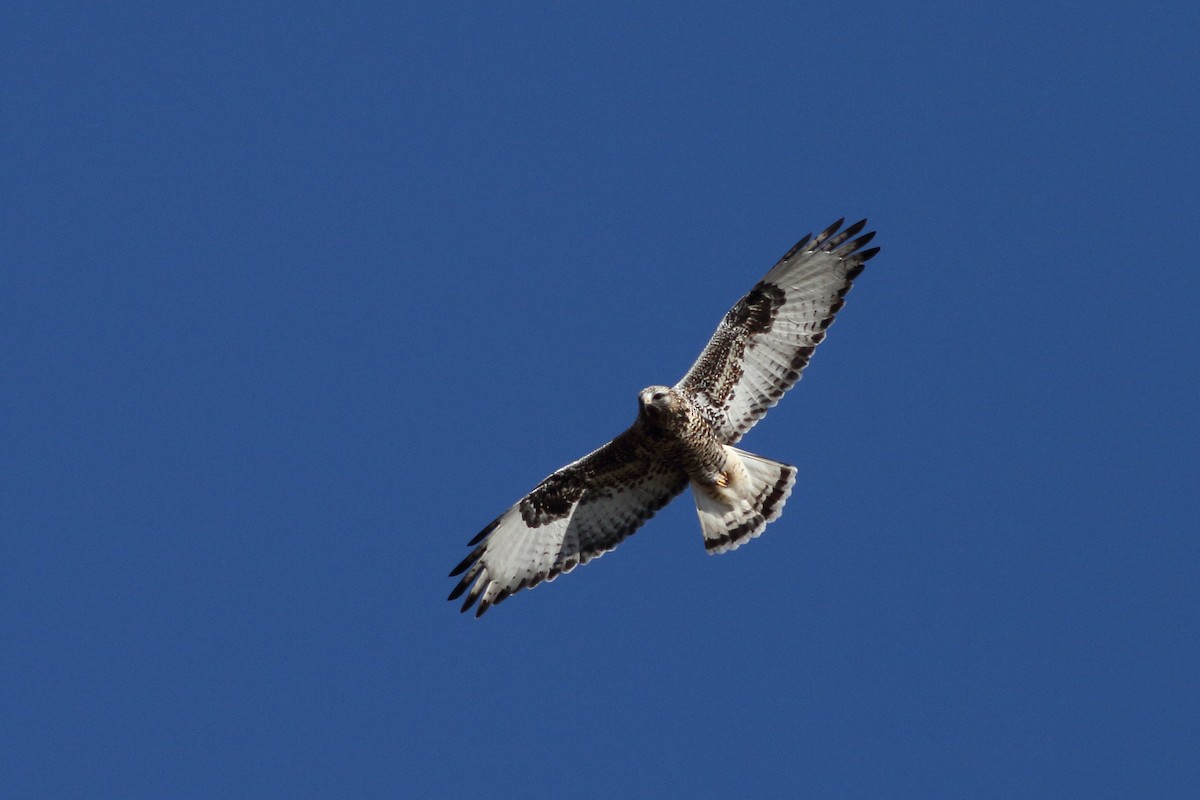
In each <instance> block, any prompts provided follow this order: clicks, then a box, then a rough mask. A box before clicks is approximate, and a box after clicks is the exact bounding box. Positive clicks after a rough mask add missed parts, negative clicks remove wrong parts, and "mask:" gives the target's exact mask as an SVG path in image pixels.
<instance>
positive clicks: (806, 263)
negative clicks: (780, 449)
mask: <svg viewBox="0 0 1200 800" xmlns="http://www.w3.org/2000/svg"><path fill="white" fill-rule="evenodd" d="M843 222H844V220H838V221H837V222H835V223H834V224H833V225H831V226H829V228H828V229H826V230H825V231H824V232H822V233H821V234H820V235H819V236H817V237H816V238H815V239H812V238H811V237H809V236H806V237H804V239H802V240H801V241H800V242H799V243H798V244H797V245H796V246H795V247H793V248H792V249H791V250H789V251H788V252H787V254H786V255H785V256H784V257H783V258H781V259H780V260H779V263H777V264H776V265H775V266H774V267H772V268H771V271H770V272H768V273H767V274H766V276H764V277H763V279H762V280H761V281H759V282H758V284H757V285H756V286H755V287H754V288H753V289H751V290H750V293H749V294H747V295H746V296H745V297H743V298H742V299H741V300H739V301H738V302H737V304H736V305H734V307H733V308H731V309H730V310H729V313H728V314H726V315H725V318H724V319H723V320H721V324H720V325H718V326H717V330H716V332H715V333H714V334H713V337H712V339H710V340H709V342H708V345H707V346H705V348H704V352H702V353H701V354H700V358H699V359H697V361H696V363H695V364H693V365H692V368H691V369H689V370H688V372H687V374H686V375H684V376H683V379H682V380H680V381H679V383H678V384H676V388H677V389H680V390H682V391H685V392H687V393H689V394H690V395H691V396H692V397H693V398H694V400H695V402H696V404H697V405H698V406H699V407H700V410H701V411H702V412H703V413H704V415H705V417H707V418H708V421H709V422H710V423H711V424H712V425H713V428H714V429H715V430H716V431H717V434H718V435H719V436H722V437H724V439H725V440H726V443H727V444H734V443H736V442H737V441H738V440H739V439H741V438H742V436H743V435H744V434H745V433H746V431H748V430H750V429H751V428H752V427H754V424H755V423H756V422H758V420H760V419H762V418H763V416H765V415H766V413H767V410H768V409H769V408H771V407H772V406H774V405H775V404H776V403H777V402H779V398H781V397H782V396H783V393H784V392H786V391H787V390H788V389H790V388H791V387H792V385H793V384H794V383H795V382H796V381H798V380H799V379H800V373H801V372H802V371H803V370H804V368H805V367H806V366H807V365H808V360H809V358H810V357H811V356H812V353H813V350H815V349H816V346H817V345H818V344H820V343H821V340H822V339H824V338H825V329H826V328H828V327H829V325H830V323H832V322H833V318H834V316H835V315H836V314H837V312H838V311H839V310H841V308H842V305H843V303H844V302H845V301H844V298H845V296H846V293H847V292H848V291H850V285H851V283H853V281H854V279H855V278H856V277H857V276H858V274H859V273H860V272H862V270H863V265H864V264H865V263H866V262H867V260H868V259H870V258H871V257H872V256H874V255H875V254H876V253H878V252H879V248H878V247H873V248H871V249H869V250H863V249H862V248H863V247H864V246H865V245H866V244H867V243H868V242H870V241H871V239H872V238H873V237H874V236H875V234H874V233H873V232H872V233H866V234H863V235H862V236H858V238H857V239H853V238H852V237H854V236H857V235H858V233H859V232H860V231H861V230H862V229H863V228H864V227H865V226H866V224H867V221H866V220H862V221H861V222H857V223H855V224H853V225H851V226H850V227H848V228H846V229H845V230H843V231H841V232H840V233H838V230H839V229H840V228H841V227H842V223H843Z"/></svg>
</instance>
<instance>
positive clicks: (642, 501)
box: [449, 426, 687, 617]
mask: <svg viewBox="0 0 1200 800" xmlns="http://www.w3.org/2000/svg"><path fill="white" fill-rule="evenodd" d="M686 486H687V475H686V474H685V473H684V472H683V469H682V468H681V467H679V466H678V465H671V464H668V463H665V462H664V461H662V460H661V459H659V458H656V457H655V456H654V455H653V454H652V453H650V452H649V450H648V449H647V448H646V447H645V443H644V439H643V435H642V433H641V432H640V431H639V430H638V429H637V427H636V426H635V427H633V428H630V429H629V430H627V431H625V432H624V433H622V434H621V435H620V436H618V437H617V438H615V439H613V440H612V441H611V442H609V443H608V444H606V445H604V446H603V447H601V448H600V449H599V450H596V451H595V452H592V453H590V454H588V455H586V456H584V457H583V458H581V459H579V460H578V461H576V462H574V463H572V464H568V465H567V466H565V467H563V468H562V469H560V470H558V471H557V472H555V473H554V474H553V475H551V476H550V477H548V478H546V479H545V480H544V481H542V482H541V483H540V484H538V487H537V488H536V489H534V490H533V491H532V492H530V493H529V494H527V495H526V496H525V497H524V498H522V499H521V501H520V502H519V503H517V504H516V505H515V506H513V507H512V508H510V509H508V511H505V512H504V513H503V514H501V515H500V516H499V517H498V518H497V519H496V520H495V521H493V522H492V524H490V525H488V526H487V527H486V528H484V529H483V530H482V531H480V533H479V535H478V536H476V537H475V538H474V539H472V540H471V542H470V545H472V546H474V549H473V550H472V551H471V553H470V555H468V556H467V557H466V558H465V559H463V560H462V563H460V564H459V565H458V566H457V567H455V568H454V570H453V571H452V572H451V573H450V576H451V577H454V576H456V575H462V579H461V580H460V581H459V583H458V585H457V586H455V587H454V591H452V592H451V593H450V598H449V599H451V600H455V599H457V598H458V597H459V596H461V595H462V594H463V593H464V592H466V593H467V598H466V600H465V601H464V602H463V606H462V610H463V611H466V610H467V609H469V608H470V607H471V606H472V605H474V603H475V602H476V600H478V601H479V608H478V609H477V610H476V612H475V616H477V617H478V616H482V615H483V612H485V611H487V610H488V608H489V607H490V606H493V605H495V604H496V603H499V602H500V601H501V600H504V599H505V598H506V597H508V596H509V595H510V594H512V593H513V592H516V591H519V590H520V589H525V588H531V587H533V586H537V585H538V584H539V583H541V582H542V581H544V580H546V581H551V580H554V579H555V578H556V577H557V576H558V575H559V574H561V573H564V572H570V571H571V570H572V569H574V568H575V567H576V566H577V565H579V564H586V563H587V562H588V561H589V560H590V559H592V558H596V557H597V556H601V555H603V554H605V553H607V552H608V551H609V550H612V549H613V548H614V547H616V546H617V544H619V543H620V542H621V540H622V539H624V538H625V537H626V536H628V535H629V534H631V533H633V532H634V531H635V530H637V529H638V527H640V526H641V524H642V523H643V522H645V521H646V520H648V519H649V518H650V517H652V516H654V512H656V511H658V510H659V509H660V508H662V507H663V506H665V505H666V504H667V503H668V502H670V500H671V499H672V498H673V497H675V495H677V494H679V493H680V492H682V491H683V489H684V487H686Z"/></svg>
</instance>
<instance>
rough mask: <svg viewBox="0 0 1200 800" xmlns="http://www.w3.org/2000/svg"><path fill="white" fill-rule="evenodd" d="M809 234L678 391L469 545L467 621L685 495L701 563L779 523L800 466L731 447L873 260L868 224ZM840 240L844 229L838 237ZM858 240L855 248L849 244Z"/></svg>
mask: <svg viewBox="0 0 1200 800" xmlns="http://www.w3.org/2000/svg"><path fill="white" fill-rule="evenodd" d="M844 221H845V220H838V221H837V222H835V223H834V224H833V225H830V226H829V227H828V228H827V229H826V230H825V231H824V232H822V233H821V234H820V235H818V236H817V237H816V238H812V237H811V236H805V237H804V239H802V240H801V241H800V242H799V243H798V244H797V245H796V246H795V247H793V248H792V249H791V250H789V251H788V252H787V254H786V255H784V257H783V258H781V259H780V260H779V263H777V264H776V265H775V266H774V267H772V268H771V270H770V271H769V272H768V273H767V274H766V275H765V276H764V277H763V279H762V280H761V281H759V282H758V283H757V284H756V285H755V286H754V288H753V289H751V290H750V292H749V294H747V295H746V296H745V297H743V298H742V299H741V300H739V301H738V302H737V304H736V305H734V307H733V308H731V309H730V310H729V313H727V314H726V315H725V318H724V319H723V320H721V323H720V324H719V325H718V326H717V330H716V332H715V333H714V334H713V336H712V339H711V340H709V342H708V345H707V346H705V348H704V351H703V352H702V353H701V354H700V358H699V359H697V361H696V363H695V364H693V365H692V368H691V369H689V370H688V371H687V374H686V375H684V376H683V378H682V379H681V380H680V381H679V382H678V383H676V384H675V385H674V386H650V387H647V388H645V389H643V390H642V391H641V392H639V393H638V413H637V419H635V420H634V422H633V425H632V426H630V427H629V429H628V430H626V431H625V432H624V433H622V434H621V435H620V436H618V437H617V438H615V439H613V440H612V441H611V442H609V443H608V444H606V445H604V446H603V447H601V448H600V449H598V450H596V451H594V452H592V453H590V454H588V455H586V456H584V457H583V458H581V459H579V460H578V461H575V462H573V463H571V464H568V465H567V466H565V467H563V468H562V469H560V470H558V471H557V472H555V473H554V474H552V475H550V477H548V478H546V479H545V480H544V481H542V482H541V483H540V484H538V485H537V487H536V488H535V489H534V490H533V491H532V492H530V493H529V494H527V495H525V497H523V498H522V499H521V500H520V502H518V503H517V504H516V505H514V506H512V507H511V508H509V509H508V510H507V511H505V512H504V513H503V514H501V515H500V516H499V517H497V518H496V519H495V520H493V521H492V523H491V524H490V525H488V526H487V527H486V528H484V529H483V530H482V531H480V532H479V535H478V536H476V537H475V538H474V539H472V540H471V541H470V543H469V545H468V546H470V547H472V548H473V549H472V550H471V552H470V554H468V555H467V557H466V558H464V559H463V560H462V562H461V563H459V565H458V566H457V567H455V568H454V569H453V571H451V573H450V577H456V576H459V575H461V576H462V578H461V579H460V580H459V582H458V584H457V585H456V586H455V587H454V590H453V591H452V592H450V598H449V599H450V600H456V599H458V598H459V597H461V596H462V595H463V594H464V593H465V594H466V599H465V600H464V602H463V604H462V610H463V611H464V612H465V611H467V610H469V609H470V608H471V606H473V605H475V604H476V602H478V608H477V610H476V612H475V616H477V617H479V616H482V615H483V613H484V612H485V611H487V610H488V608H490V607H491V606H493V605H496V604H497V603H499V602H500V601H502V600H504V599H505V598H507V597H508V596H509V595H511V594H513V593H514V592H516V591H519V590H520V589H526V588H532V587H534V586H537V585H538V584H539V583H541V582H542V581H550V580H554V578H556V577H557V576H558V575H559V574H561V573H565V572H570V571H571V570H572V569H574V568H575V567H576V566H578V565H579V564H586V563H587V562H588V561H590V560H591V559H593V558H596V557H597V556H601V555H603V554H604V553H607V552H608V551H609V550H612V549H613V548H614V547H616V546H617V545H618V544H619V543H620V542H621V540H622V539H624V538H625V537H626V536H628V535H630V534H631V533H633V532H634V531H635V530H637V529H638V528H639V527H640V526H641V524H642V523H643V522H645V521H646V520H648V519H649V518H650V517H652V516H654V513H655V512H656V511H658V510H659V509H660V508H662V507H663V506H665V505H666V504H667V503H668V502H670V501H671V499H672V498H674V497H675V496H676V495H678V494H679V493H680V492H682V491H683V490H684V489H685V488H686V487H688V486H691V488H692V495H693V496H694V497H695V500H696V513H697V514H698V515H699V517H700V530H701V532H702V533H703V534H704V547H705V549H706V550H707V551H708V552H709V553H724V552H726V551H728V550H733V549H735V548H737V547H740V546H741V545H742V544H744V543H745V542H747V541H749V540H750V539H753V538H754V537H756V536H758V535H759V534H760V533H762V532H763V529H764V528H765V527H766V526H767V523H768V522H773V521H774V520H776V519H778V518H779V515H780V513H782V511H783V504H784V502H786V500H787V498H788V495H789V494H791V491H792V486H793V484H794V483H795V481H796V468H795V467H793V466H790V465H787V464H782V463H780V462H778V461H772V460H771V459H767V458H763V457H762V456H758V455H754V454H753V453H748V452H746V451H745V450H739V449H738V448H736V447H734V445H735V444H737V443H738V441H739V440H740V439H741V438H742V436H743V435H744V434H745V433H746V432H747V431H748V430H750V428H752V427H754V424H755V423H756V422H758V420H760V419H762V418H763V416H764V415H765V414H766V413H767V409H769V408H771V407H772V406H774V405H775V404H776V403H777V402H779V398H780V397H782V396H783V393H784V392H786V391H787V390H788V389H790V388H791V387H792V384H794V383H795V382H796V381H797V380H799V379H800V373H801V372H802V371H803V370H804V367H805V366H807V365H808V361H809V358H811V357H812V354H813V350H814V349H815V348H816V346H817V345H818V344H820V343H821V340H822V339H824V338H825V330H826V328H828V327H829V325H830V323H832V322H833V318H834V316H835V315H836V314H837V312H838V311H840V310H841V308H842V305H843V304H844V303H845V297H846V293H847V292H848V291H850V285H851V283H853V281H854V279H855V278H856V277H858V275H859V273H861V272H862V270H863V266H864V265H865V264H866V262H867V261H868V260H869V259H870V258H871V257H872V256H874V255H875V254H876V253H878V252H879V248H878V247H872V248H870V249H867V250H864V249H863V248H864V247H865V246H866V244H867V243H868V242H870V241H871V239H872V238H873V237H874V236H875V234H874V232H871V233H865V234H862V235H861V236H859V233H860V232H861V231H862V229H863V228H864V227H865V226H866V223H867V221H866V220H862V221H861V222H857V223H855V224H853V225H851V226H850V227H848V228H846V229H845V230H841V227H842V223H843V222H844ZM839 231H840V232H839ZM855 237H857V238H855Z"/></svg>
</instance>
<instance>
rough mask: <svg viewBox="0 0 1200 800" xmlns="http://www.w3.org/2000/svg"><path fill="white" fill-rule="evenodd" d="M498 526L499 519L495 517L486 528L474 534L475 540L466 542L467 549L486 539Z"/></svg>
mask: <svg viewBox="0 0 1200 800" xmlns="http://www.w3.org/2000/svg"><path fill="white" fill-rule="evenodd" d="M499 524H500V517H496V518H495V519H494V520H492V521H491V523H489V524H488V526H487V527H486V528H484V529H483V530H481V531H480V532H479V533H477V534H475V538H474V539H472V540H471V541H469V542H467V547H474V546H475V545H477V544H479V543H480V542H482V541H483V540H484V539H486V538H487V535H488V534H489V533H491V532H492V531H494V530H496V526H497V525H499Z"/></svg>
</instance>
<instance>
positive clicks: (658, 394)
mask: <svg viewBox="0 0 1200 800" xmlns="http://www.w3.org/2000/svg"><path fill="white" fill-rule="evenodd" d="M664 397H666V395H665V394H663V393H662V392H655V393H654V397H652V398H651V399H652V400H662V399H663V398H664Z"/></svg>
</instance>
